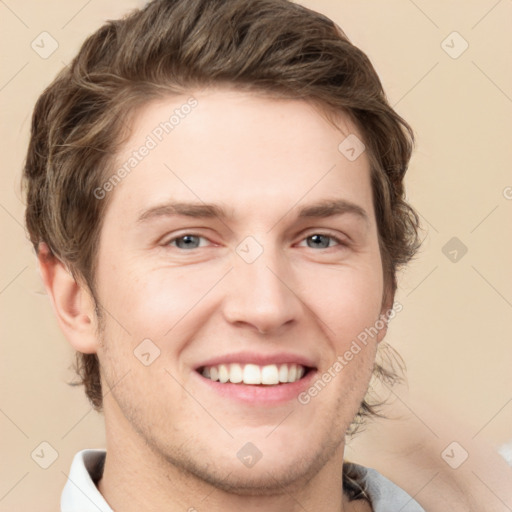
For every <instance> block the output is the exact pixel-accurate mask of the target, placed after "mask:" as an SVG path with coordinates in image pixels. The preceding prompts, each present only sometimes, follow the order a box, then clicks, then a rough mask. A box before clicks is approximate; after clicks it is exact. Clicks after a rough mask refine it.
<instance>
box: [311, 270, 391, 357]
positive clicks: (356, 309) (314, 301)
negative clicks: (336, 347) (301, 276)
mask: <svg viewBox="0 0 512 512" xmlns="http://www.w3.org/2000/svg"><path fill="white" fill-rule="evenodd" d="M313 282H314V285H312V284H310V285H309V286H308V287H307V288H306V289H305V292H304V297H305V298H306V303H307V304H308V305H309V306H310V307H311V308H312V309H313V311H314V312H315V314H316V315H317V316H318V317H319V318H320V319H321V320H322V322H323V325H324V326H325V329H326V333H330V336H329V337H330V338H332V337H333V335H335V336H336V340H337V341H338V342H339V343H341V344H343V343H346V342H347V341H350V340H351V339H353V338H355V337H357V335H358V334H359V333H360V332H361V331H364V329H365V328H367V327H369V326H371V325H373V324H374V323H375V322H376V320H377V319H378V317H379V314H380V311H381V304H382V294H383V280H382V273H381V272H380V262H376V263H375V264H372V265H370V264H368V265H365V266H362V267H360V268H358V269H357V270H356V269H354V268H348V267H347V268H340V269H334V270H333V269H330V270H329V271H325V272H317V273H316V275H315V277H314V280H313ZM340 348H341V347H340Z"/></svg>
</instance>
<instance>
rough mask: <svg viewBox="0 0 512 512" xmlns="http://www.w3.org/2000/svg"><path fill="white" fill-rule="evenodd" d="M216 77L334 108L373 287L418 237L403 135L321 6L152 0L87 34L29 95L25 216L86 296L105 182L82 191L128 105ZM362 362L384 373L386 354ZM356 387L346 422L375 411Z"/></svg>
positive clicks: (213, 82)
mask: <svg viewBox="0 0 512 512" xmlns="http://www.w3.org/2000/svg"><path fill="white" fill-rule="evenodd" d="M209 86H214V87H215V86H218V87H222V86H227V87H234V88H237V89H241V90H246V91H253V92H255V93H263V94H266V95H269V96H271V97H275V98H289V99H301V100H305V101H310V102H312V103H314V104H315V105H317V106H319V107H320V109H321V110H322V111H323V112H324V114H326V116H327V117H329V116H331V115H332V116H333V117H334V116H335V114H336V113H338V112H344V113H346V114H348V115H349V116H350V118H351V119H352V120H353V121H354V122H355V124H356V125H357V127H358V129H359V130H360V132H361V134H362V136H363V139H364V144H365V145H366V149H367V155H368V157H369V159H370V163H371V180H372V190H373V201H374V207H375V212H376V221H377V225H378V235H379V246H380V251H381V257H382V262H383V272H384V277H385V283H386V290H387V292H388V294H389V296H391V297H393V296H394V293H395V290H396V272H397V270H398V269H399V267H400V266H401V265H403V264H405V263H406V262H408V261H409V259H410V258H411V257H412V256H413V255H414V253H415V252H416V250H417V248H418V247H419V242H418V227H419V223H418V217H417V215H416V213H415V212H414V210H413V209H412V208H411V207H410V206H409V205H408V204H407V202H406V201H405V193H404V185H403V179H404V175H405V172H406V170H407V166H408V163H409V159H410V156H411V152H412V147H413V133H412V130H411V128H410V127H409V125H408V124H407V123H406V122H405V121H404V120H403V119H402V118H401V117H400V116H399V115H398V114H397V113H396V112H395V111H394V110H393V108H392V107H391V106H390V105H389V103H388V101H387V99H386V97H385V94H384V91H383V89H382V85H381V82H380V80H379V78H378V76H377V73H376V72H375V70H374V68H373V66H372V64H371V63H370V61H369V59H368V58H367V56H366V55H365V54H364V53H363V52H362V51H361V50H359V49H358V48H357V47H355V46H354V45H353V44H352V43H351V42H350V41H349V40H348V38H347V37H346V35H345V34H344V32H343V31H342V30H341V29H340V28H339V27H338V26H337V25H336V24H334V23H333V22H332V21H331V20H329V19H328V18H326V17H325V16H323V15H321V14H319V13H317V12H314V11H312V10H309V9H307V8H305V7H302V6H300V5H297V4H294V3H292V2H290V1H288V0H154V1H152V2H150V3H149V4H148V5H147V6H146V7H145V8H143V9H142V10H137V11H135V12H133V13H131V14H130V15H129V16H127V17H126V18H124V19H121V20H116V21H109V22H108V23H106V24H105V25H104V26H102V27H101V28H100V29H99V30H98V31H97V32H95V33H94V34H92V35H91V36H90V37H89V38H88V39H87V40H86V41H85V42H84V44H83V46H82V47H81V49H80V51H79V53H78V55H77V56H76V57H75V59H74V60H73V62H72V63H71V64H70V66H69V67H66V68H65V69H63V70H62V72H61V73H60V74H59V75H58V76H57V78H56V79H55V80H54V81H53V83H52V84H51V85H50V86H49V87H48V88H47V89H46V90H45V91H44V92H43V94H42V95H41V97H40V98H39V100H38V102H37V104H36V107H35V111H34V115H33V120H32V133H31V139H30V146H29V149H28V154H27V159H26V165H25V169H24V179H25V184H26V188H27V209H26V223H27V226H28V230H29V233H30V238H31V241H32V243H33V244H34V246H35V248H36V251H37V250H38V248H39V244H40V243H41V242H44V243H46V244H47V245H48V247H49V248H50V251H51V253H52V255H53V257H58V258H59V259H61V260H62V261H63V262H65V263H66V264H67V265H68V266H69V268H70V270H71V271H72V272H73V275H74V276H75V278H76V279H82V280H83V282H84V283H85V284H86V285H87V286H88V287H89V289H90V290H91V292H92V294H93V296H94V297H95V282H94V276H95V272H94V271H95V263H96V254H97V249H98V240H99V233H100V230H101V222H102V218H103V214H104V211H105V208H106V207H107V205H108V199H109V198H108V196H107V197H106V198H105V199H104V200H98V199H97V198H96V197H95V195H94V194H93V191H94V190H95V189H97V188H98V187H100V186H101V184H102V183H104V182H105V177H106V176H109V175H111V174H112V164H113V160H114V157H115V155H116V153H117V150H118V149H119V148H120V146H121V144H122V143H123V140H124V137H125V135H126V134H127V133H128V131H127V129H126V127H127V126H128V122H129V119H130V115H131V114H132V113H133V112H134V111H135V108H136V107H138V106H140V105H143V104H145V103H146V102H148V101H149V100H150V99H152V98H156V97H159V96H163V95H168V94H173V93H179V94H183V93H189V92H190V91H192V90H194V89H196V88H201V87H209ZM77 362H78V366H77V372H78V375H79V376H80V378H81V383H83V384H84V385H85V391H86V393H87V396H88V397H89V399H90V401H91V403H92V404H93V406H94V407H95V408H96V409H101V406H102V391H101V382H100V373H99V361H98V358H97V356H96V355H95V354H77ZM374 374H375V375H377V376H378V377H381V378H383V379H385V380H387V381H388V382H394V381H395V380H397V378H398V375H397V373H396V372H395V369H393V368H392V366H391V367H390V366H387V365H384V364H382V365H381V364H379V363H376V364H375V372H374ZM376 413H377V409H376V407H375V404H373V405H372V404H370V403H369V402H368V401H364V402H363V404H362V405H361V409H360V411H359V414H358V416H357V417H356V420H355V423H358V421H359V420H361V419H362V418H364V417H365V416H367V415H371V414H376Z"/></svg>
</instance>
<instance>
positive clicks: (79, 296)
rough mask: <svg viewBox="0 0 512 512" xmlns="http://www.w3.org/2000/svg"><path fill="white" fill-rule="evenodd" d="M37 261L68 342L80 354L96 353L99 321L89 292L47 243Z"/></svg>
mask: <svg viewBox="0 0 512 512" xmlns="http://www.w3.org/2000/svg"><path fill="white" fill-rule="evenodd" d="M37 259H38V265H39V272H40V274H41V277H42V280H43V283H44V286H45V288H46V292H47V293H48V296H49V297H50V300H51V303H52V306H53V310H54V312H55V315H56V317H57V321H58V323H59V326H60V328H61V330H62V332H63V333H64V335H65V336H66V339H67V340H68V341H69V342H70V343H71V345H72V346H73V348H74V349H75V350H77V351H78V352H82V353H84V354H93V353H96V349H97V346H98V340H97V335H96V325H97V319H96V312H95V307H94V300H93V298H92V296H91V294H90V292H89V291H88V289H87V288H86V287H85V286H84V285H80V284H78V283H77V282H76V281H75V278H74V277H73V275H72V274H71V272H70V271H69V270H68V268H67V267H66V266H65V265H64V264H63V263H62V262H61V261H60V260H59V259H58V258H57V257H56V256H55V255H54V254H52V252H51V251H50V249H49V247H48V246H47V245H46V244H45V243H41V244H39V248H38V254H37Z"/></svg>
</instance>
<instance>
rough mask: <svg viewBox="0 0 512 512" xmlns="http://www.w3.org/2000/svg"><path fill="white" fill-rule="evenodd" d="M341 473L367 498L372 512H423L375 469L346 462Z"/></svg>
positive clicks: (407, 495)
mask: <svg viewBox="0 0 512 512" xmlns="http://www.w3.org/2000/svg"><path fill="white" fill-rule="evenodd" d="M343 471H344V473H345V474H348V475H350V477H351V478H352V479H354V480H355V481H356V483H357V484H358V486H359V487H360V488H361V489H362V490H363V491H364V493H365V494H366V495H367V496H368V498H369V500H370V502H371V504H372V508H373V510H374V512H395V511H396V510H400V511H401V512H425V510H424V509H423V508H422V507H421V505H420V504H419V503H418V502H417V501H415V500H414V498H412V497H411V496H410V495H409V494H408V493H407V492H405V491H404V490H403V489H401V488H400V487H398V486H397V485H396V484H394V483H393V482H392V481H391V480H388V479H387V478H386V477H384V476H383V475H381V474H380V473H379V472H378V471H376V470H375V469H372V468H367V467H364V466H360V465H359V464H354V463H351V462H347V463H345V464H344V467H343Z"/></svg>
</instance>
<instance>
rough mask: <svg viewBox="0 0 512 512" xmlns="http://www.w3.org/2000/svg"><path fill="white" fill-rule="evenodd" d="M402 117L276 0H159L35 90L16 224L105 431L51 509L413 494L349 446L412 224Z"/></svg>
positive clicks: (320, 32)
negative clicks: (350, 457)
mask: <svg viewBox="0 0 512 512" xmlns="http://www.w3.org/2000/svg"><path fill="white" fill-rule="evenodd" d="M411 149H412V132H411V130H410V128H409V127H408V125H407V124H406V123H405V121H403V120H402V119H401V118H400V117H399V116H398V114H396V112H394V111H393V109H392V108H391V107H390V106H389V104H388V103H387V101H386V99H385V96H384V93H383V90H382V87H381V84H380V81H379V79H378V76H377V74H376V72H375V70H374V69H373V67H372V65H371V64H370V62H369V61H368V59H367V57H366V56H365V55H364V54H363V53H362V52H361V51H360V50H359V49H357V48H356V47H354V46H353V45H352V44H351V43H350V42H349V41H348V40H347V38H346V36H345V35H344V34H343V32H342V31H341V30H340V29H339V28H338V27H337V26H335V25H334V24H333V23H332V22H331V21H330V20H328V19H327V18H325V17H324V16H322V15H320V14H317V13H315V12H312V11H310V10H308V9H305V8H303V7H301V6H299V5H296V4H293V3H290V2H288V1H286V0H256V1H254V0H252V1H249V0H230V1H227V0H209V1H206V0H187V1H185V0H175V1H171V0H155V1H153V2H151V3H150V4H148V5H147V6H146V7H145V8H144V9H143V10H141V11H137V12H135V13H133V14H132V15H130V16H129V17H127V18H126V19H123V20H118V21H114V22H109V23H108V24H106V25H105V26H103V27H102V28H100V29H99V30H98V31H97V32H96V33H95V34H93V35H92V36H91V37H90V38H89V39H88V40H87V41H86V42H85V43H84V45H83V46H82V48H81V50H80V52H79V54H78V56H77V57H76V58H75V60H74V61H73V63H72V64H71V66H70V67H69V68H68V69H65V70H64V71H63V72H62V73H61V74H60V75H59V76H58V77H57V79H56V80H55V81H54V83H53V84H52V85H51V86H50V87H49V88H48V89H47V90H46V91H45V92H44V93H43V95H42V96H41V98H40V99H39V101H38V104H37V105H36V109H35V112H34V118H33V125H32V137H31V142H30V147H29V151H28V156H27V162H26V167H25V179H26V184H27V214H26V218H27V226H28V228H29V232H30V236H31V239H32V242H33V243H34V246H35V247H36V250H37V254H38V259H39V264H40V269H41V273H42V276H43V280H44V283H45V286H46V289H47V291H48V293H49V295H50V297H51V300H52V304H53V307H54V310H55V313H56V316H57V318H58V321H59V324H60V326H61V328H62V330H63V332H64V334H65V335H66V337H67V338H68V340H69V341H70V343H71V344H72V346H73V347H74V348H75V349H76V351H77V353H78V362H79V365H78V371H79V375H80V376H81V379H82V382H83V384H84V386H85V390H86V393H87V395H88V397H89V399H90V400H91V403H92V404H93V405H94V406H95V407H96V409H98V410H101V409H102V410H103V411H104V414H105V423H106V432H107V450H106V454H107V455H105V452H103V451H93V450H88V451H85V452H81V453H79V454H77V456H76V457H75V460H74V462H73V466H72V469H71V473H70V475H69V481H68V483H67V485H66V487H65V489H64V492H63V495H62V510H63V511H64V512H71V511H78V510H80V511H82V512H84V511H88V510H102V511H108V510H120V511H121V510H122V511H123V512H129V511H131V510H145V511H150V510H173V511H174V510H189V511H193V510H209V511H216V510H223V511H230V510H240V509H242V508H243V509H244V510H249V511H250V510H265V511H283V510H286V511H294V510H323V511H327V512H329V511H337V512H339V511H344V512H346V511H355V510H374V511H385V510H402V511H421V510H423V508H422V507H421V506H420V505H419V504H418V503H417V502H416V501H415V500H414V499H412V498H411V497H410V496H409V495H408V494H407V493H406V492H405V491H403V490H402V489H400V488H399V487H398V486H396V485H395V484H393V483H391V482H390V481H389V480H386V479H385V478H384V477H383V476H381V475H380V474H378V473H377V472H375V471H373V470H369V469H366V468H364V467H361V466H358V465H355V464H350V463H345V464H344V447H345V436H346V435H347V433H350V432H352V431H354V430H355V429H356V428H357V426H358V425H359V424H360V423H361V422H362V421H363V420H364V418H365V417H366V416H371V415H374V414H376V409H375V404H373V403H372V402H370V401H369V400H367V399H365V395H366V392H367V389H368V384H369V382H370V379H371V377H372V374H373V375H374V376H375V377H377V378H381V379H384V380H385V381H387V382H388V383H393V382H394V381H395V380H397V378H398V377H397V375H396V373H395V371H394V369H393V368H392V367H385V366H382V365H380V364H378V363H376V357H377V350H378V347H379V344H380V343H381V342H382V340H383V338H384V336H385V333H386V328H387V321H388V319H389V318H391V317H392V316H393V315H394V314H395V312H396V309H397V307H399V305H396V304H394V302H393V300H394V294H395V290H396V272H397V269H398V268H399V267H400V266H401V265H403V264H405V263H406V262H407V261H408V260H409V259H410V258H411V257H412V255H413V254H414V253H415V251H416V250H417V247H418V239H417V228H418V219H417V216H416V214H415V213H414V211H413V210H412V209H411V207H410V206H409V205H408V204H407V203H406V202H405V200H404V188H403V178H404V175H405V172H406V169H407V165H408V162H409V158H410V155H411Z"/></svg>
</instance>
